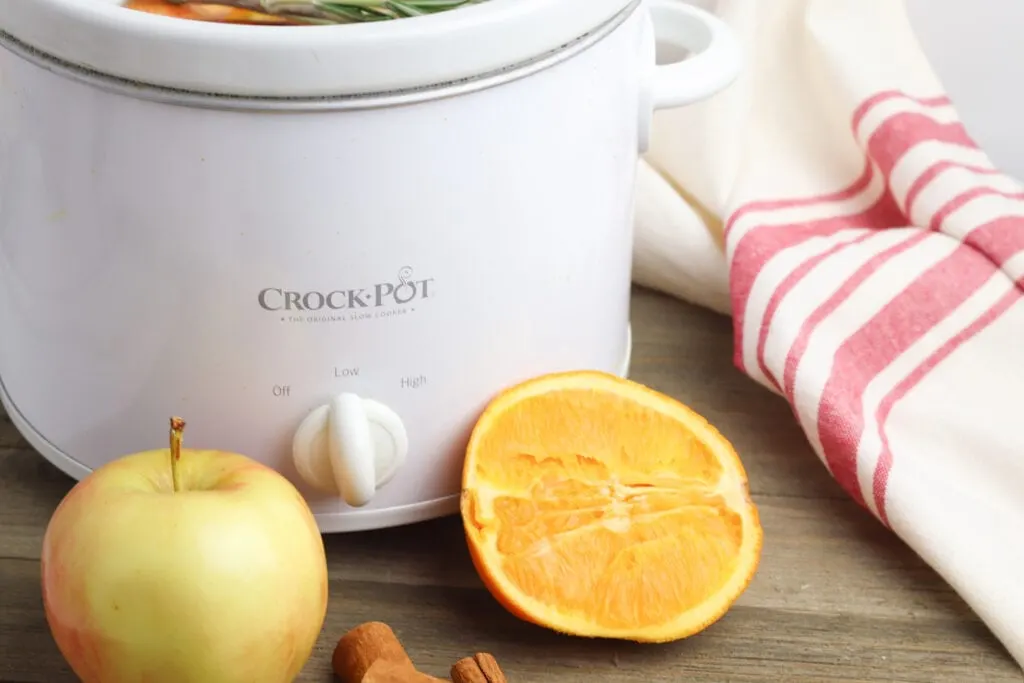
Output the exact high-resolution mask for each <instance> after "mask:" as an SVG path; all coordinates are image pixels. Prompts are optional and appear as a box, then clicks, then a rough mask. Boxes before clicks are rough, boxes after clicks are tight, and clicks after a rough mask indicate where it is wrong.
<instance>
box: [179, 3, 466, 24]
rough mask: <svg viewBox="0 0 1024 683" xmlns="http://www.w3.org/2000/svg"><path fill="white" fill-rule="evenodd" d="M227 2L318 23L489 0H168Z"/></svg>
mask: <svg viewBox="0 0 1024 683" xmlns="http://www.w3.org/2000/svg"><path fill="white" fill-rule="evenodd" d="M168 1H169V2H171V3H173V4H176V5H187V4H190V3H202V4H207V5H209V4H215V5H225V6H228V7H237V8H239V9H245V10H249V11H252V12H262V13H264V14H269V15H272V16H276V17H281V18H282V19H288V20H292V21H296V22H302V23H315V24H354V23H363V22H368V21H385V20H389V19H401V18H405V17H417V16H421V15H424V14H434V13H436V12H444V11H447V10H451V9H455V8H457V7H463V6H465V5H474V4H476V3H479V2H485V1H486V0H344V1H340V0H168Z"/></svg>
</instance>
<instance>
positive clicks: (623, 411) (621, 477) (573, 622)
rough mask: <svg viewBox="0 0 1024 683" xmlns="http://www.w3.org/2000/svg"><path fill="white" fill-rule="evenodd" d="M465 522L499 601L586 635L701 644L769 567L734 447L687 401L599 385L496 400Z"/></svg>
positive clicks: (621, 382) (538, 386) (471, 478)
mask: <svg viewBox="0 0 1024 683" xmlns="http://www.w3.org/2000/svg"><path fill="white" fill-rule="evenodd" d="M461 513H462V520H463V524H464V526H465V530H466V535H467V540H468V544H469V549H470V554H471V556H472V558H473V562H474V565H475V566H476V569H477V572H478V573H479V574H480V577H481V578H482V580H483V581H484V583H485V584H486V585H487V588H488V589H489V590H490V592H491V594H492V595H493V596H494V597H495V598H496V599H497V600H498V601H499V602H500V603H501V604H502V605H503V606H504V607H505V608H506V609H507V610H509V611H510V612H512V613H513V614H514V615H516V616H518V617H519V618H521V619H524V620H526V621H529V622H533V623H535V624H538V625H541V626H544V627H547V628H550V629H553V630H556V631H560V632H562V633H567V634H571V635H577V636H585V637H600V638H617V639H623V640H632V641H638V642H666V641H672V640H678V639H681V638H685V637H687V636H690V635H693V634H695V633H698V632H700V631H702V630H704V629H705V628H707V627H708V626H710V625H711V624H712V623H714V622H715V621H717V620H718V619H719V618H720V617H721V616H722V615H723V614H725V612H726V611H727V610H728V609H729V608H730V607H731V606H732V605H733V604H734V602H735V601H736V599H737V598H738V597H739V596H740V594H741V593H742V592H743V591H744V590H745V589H746V587H747V585H748V584H749V583H750V581H751V579H752V578H753V576H754V573H755V572H756V570H757V566H758V563H759V561H760V554H761V544H762V529H761V525H760V520H759V517H758V513H757V508H756V507H755V506H754V503H753V502H752V501H751V499H750V494H749V489H748V485H747V476H746V472H745V471H744V468H743V465H742V463H741V462H740V459H739V457H738V456H737V454H736V451H735V450H734V449H733V447H732V445H731V444H730V443H729V442H728V441H727V440H726V438H725V437H724V436H722V435H721V434H720V433H719V432H718V431H717V430H716V429H715V428H714V427H712V426H711V425H710V424H708V422H707V421H706V420H705V419H704V418H702V417H701V416H700V415H698V414H697V413H695V412H694V411H692V410H691V409H689V408H688V407H686V406H685V405H683V404H681V403H679V402H678V401H676V400H674V399H672V398H670V397H668V396H665V395H664V394H661V393H658V392H656V391H654V390H652V389H649V388H647V387H645V386H643V385H640V384H637V383H635V382H632V381H630V380H626V379H621V378H619V377H615V376H612V375H606V374H603V373H598V372H587V371H581V372H568V373H559V374H553V375H547V376H544V377H539V378H537V379H533V380H530V381H527V382H525V383H523V384H520V385H518V386H515V387H512V388H510V389H508V390H506V391H505V392H503V393H502V394H500V395H499V396H498V397H497V398H495V399H494V400H493V401H492V402H491V403H490V405H489V406H488V407H487V408H486V409H485V411H484V413H483V415H482V416H481V417H480V419H479V420H478V421H477V424H476V426H475V428H474V430H473V433H472V436H471V438H470V441H469V445H468V448H467V453H466V461H465V466H464V471H463V493H462V502H461Z"/></svg>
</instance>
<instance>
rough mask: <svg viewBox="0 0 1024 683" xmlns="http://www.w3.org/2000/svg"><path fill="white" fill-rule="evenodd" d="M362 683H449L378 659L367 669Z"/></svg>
mask: <svg viewBox="0 0 1024 683" xmlns="http://www.w3.org/2000/svg"><path fill="white" fill-rule="evenodd" d="M362 683H448V681H447V680H445V679H443V678H435V677H434V676H431V675H430V674H425V673H423V672H422V671H417V670H416V669H411V668H408V667H405V666H402V665H401V664H397V663H395V662H390V661H388V660H386V659H378V660H377V661H376V662H374V664H373V666H371V667H370V668H369V669H367V671H366V675H364V676H363V679H362Z"/></svg>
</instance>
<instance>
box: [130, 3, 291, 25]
mask: <svg viewBox="0 0 1024 683" xmlns="http://www.w3.org/2000/svg"><path fill="white" fill-rule="evenodd" d="M122 7H127V8H128V9H133V10H137V11H139V12H147V13H149V14H160V15H163V16H165V17H176V18H178V19H192V20H194V21H210V22H215V23H224V24H271V25H287V24H291V23H293V22H291V21H289V20H287V19H284V18H282V17H276V16H273V15H271V14H264V13H263V12H255V11H252V10H247V9H241V8H239V7H231V6H228V5H220V4H217V3H216V2H211V3H189V4H184V5H179V4H175V3H171V2H167V0H125V2H124V4H123V5H122Z"/></svg>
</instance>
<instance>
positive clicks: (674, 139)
mask: <svg viewBox="0 0 1024 683" xmlns="http://www.w3.org/2000/svg"><path fill="white" fill-rule="evenodd" d="M716 11H717V13H718V14H719V16H722V17H723V18H725V19H726V20H727V21H728V22H729V23H730V24H731V25H732V26H733V27H734V28H735V29H736V30H737V31H738V32H739V34H740V36H741V39H742V40H743V42H744V44H745V46H746V50H747V55H746V72H745V73H744V75H743V76H742V77H741V79H740V80H739V81H738V82H737V83H736V84H735V85H734V86H733V87H731V88H730V89H729V90H727V91H726V92H724V93H722V94H721V95H719V96H717V97H715V98H713V99H712V100H710V101H708V102H706V103H703V104H700V105H697V106H693V107H690V108H687V109H681V110H676V111H665V112H661V113H659V114H658V116H657V119H656V124H655V131H654V138H653V142H652V147H651V151H650V153H649V155H648V156H647V158H646V160H645V162H644V164H642V167H641V169H640V176H639V179H638V206H637V220H636V223H637V243H636V253H635V268H636V271H635V278H636V280H637V281H638V282H639V283H641V284H645V285H648V286H651V287H654V288H656V289H660V290H662V291H665V292H668V293H670V294H673V295H675V296H678V297H680V298H684V299H688V300H690V301H693V302H696V303H699V304H701V305H704V306H707V307H710V308H713V309H715V310H718V311H721V312H725V313H730V314H731V315H732V317H733V321H734V325H733V326H734V330H735V362H736V364H737V365H738V366H739V367H740V368H741V369H742V370H743V371H744V372H746V373H747V374H748V375H749V376H750V377H751V378H753V379H754V380H756V381H757V382H759V383H761V384H762V385H764V386H765V387H767V388H768V389H770V390H772V391H775V392H777V393H779V394H781V395H783V396H785V397H786V398H787V399H788V400H789V402H790V404H791V405H792V407H793V412H794V415H795V418H796V419H797V420H798V421H799V423H800V425H801V427H802V428H803V430H804V432H805V433H806V435H807V438H808V439H809V441H810V443H811V444H812V446H813V447H814V450H815V451H816V452H817V453H818V455H819V456H820V458H821V460H822V461H823V463H824V465H825V466H826V467H827V468H828V470H829V471H830V472H831V474H832V475H833V476H834V477H835V479H836V480H837V481H838V482H839V483H840V484H841V485H842V486H843V488H844V489H845V490H846V491H847V492H848V493H849V495H850V496H852V497H853V498H854V499H856V500H857V501H858V502H860V503H861V504H863V505H864V506H865V507H867V508H868V509H869V510H870V511H871V512H872V513H873V514H874V515H876V516H877V517H878V519H879V520H880V521H881V522H882V523H884V524H885V525H887V526H888V527H889V528H891V529H892V531H893V532H895V533H896V534H898V535H899V536H900V537H901V538H902V539H903V540H904V541H906V543H907V544H909V545H910V546H911V547H912V548H913V549H914V550H915V551H916V552H917V553H918V554H920V555H921V556H922V557H923V558H924V559H925V560H926V561H927V562H928V563H929V564H930V565H931V566H932V567H934V568H935V569H936V570H937V571H938V572H939V573H940V574H941V575H942V576H943V577H944V578H945V579H946V580H947V581H948V582H949V583H950V584H951V585H952V586H953V587H954V588H955V589H956V590H957V591H958V592H959V593H960V594H961V595H962V596H963V597H964V599H965V600H966V601H967V602H968V603H969V604H970V606H971V607H972V608H973V609H974V610H975V611H976V612H977V614H978V615H979V616H980V617H981V618H982V619H983V620H984V621H985V622H986V623H987V624H988V626H989V627H990V629H991V630H992V631H993V632H994V633H995V635H996V636H997V637H998V638H999V639H1000V640H1001V641H1002V642H1003V643H1004V644H1005V646H1006V647H1007V648H1008V650H1009V651H1010V653H1011V654H1012V656H1013V657H1014V658H1015V659H1016V660H1017V662H1018V664H1024V584H1022V582H1021V579H1020V571H1021V568H1022V567H1024V540H1022V539H1024V535H1022V531H1024V429H1022V428H1021V425H1022V422H1024V420H1022V415H1024V404H1022V403H1021V400H1020V392H1021V388H1022V387H1024V297H1022V296H1021V288H1020V287H1021V284H1020V283H1021V278H1022V277H1024V187H1022V185H1021V184H1020V183H1019V182H1018V181H1017V180H1015V179H1013V178H1010V177H1008V176H1006V175H1004V174H1002V173H1000V172H999V170H998V169H996V168H994V167H993V165H992V163H991V162H990V160H989V158H988V157H987V156H986V155H985V154H984V153H983V152H982V151H981V150H980V149H979V148H978V147H977V146H976V145H975V144H974V142H973V141H972V139H971V138H970V136H969V135H968V133H967V132H966V131H965V129H964V127H963V126H962V125H961V124H960V122H959V121H958V119H957V114H956V111H955V109H954V108H953V106H952V104H951V103H950V100H949V99H948V98H947V97H946V96H945V94H944V92H943V89H942V86H941V84H940V83H939V82H938V80H937V78H936V76H935V74H934V73H933V71H932V70H931V68H930V66H929V64H928V63H927V60H926V58H925V56H924V54H923V53H922V51H921V50H920V48H919V46H918V43H917V42H916V39H915V36H914V34H913V30H912V27H911V26H910V24H909V22H908V20H907V17H906V16H905V13H904V12H905V10H904V7H903V4H902V2H899V1H897V0H719V2H718V6H717V9H716Z"/></svg>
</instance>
